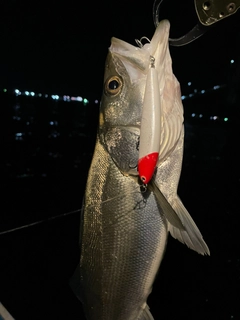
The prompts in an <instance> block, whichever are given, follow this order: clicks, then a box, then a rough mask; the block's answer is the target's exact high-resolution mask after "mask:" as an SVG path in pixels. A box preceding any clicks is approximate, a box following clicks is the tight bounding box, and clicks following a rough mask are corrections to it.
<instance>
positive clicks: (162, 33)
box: [70, 20, 210, 320]
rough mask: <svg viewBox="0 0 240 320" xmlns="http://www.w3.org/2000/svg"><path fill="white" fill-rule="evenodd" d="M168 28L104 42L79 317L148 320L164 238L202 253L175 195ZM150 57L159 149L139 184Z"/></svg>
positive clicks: (178, 112)
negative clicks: (142, 37) (132, 40)
mask: <svg viewBox="0 0 240 320" xmlns="http://www.w3.org/2000/svg"><path fill="white" fill-rule="evenodd" d="M169 30H170V23H169V21H168V20H163V21H161V22H160V23H159V25H158V27H157V28H156V30H155V32H154V35H153V37H152V39H151V41H150V40H149V41H147V43H145V44H144V45H140V46H134V45H132V44H129V43H127V42H125V41H123V40H120V39H118V38H115V37H113V38H112V39H111V45H110V47H109V51H108V54H107V58H106V64H105V73H104V84H103V94H102V98H101V103H100V110H99V126H98V131H97V137H96V145H95V149H94V153H93V158H92V162H91V165H90V168H89V173H88V178H87V183H86V189H85V194H84V200H83V206H82V214H81V226H80V240H79V242H80V251H81V254H80V263H79V265H78V267H77V268H76V271H75V273H74V275H73V277H72V279H71V281H70V282H71V286H72V288H73V290H74V291H75V293H76V294H77V296H78V297H79V299H80V300H81V302H82V305H83V309H84V313H85V316H86V319H87V320H150V319H151V320H153V316H152V314H151V312H150V309H149V307H148V304H147V299H148V296H149V295H150V293H151V291H152V287H153V283H154V280H155V278H156V275H157V273H158V270H159V267H160V264H161V261H162V259H163V256H164V253H165V250H166V246H167V239H168V235H169V234H171V236H172V237H174V238H175V239H177V240H179V241H180V242H182V243H184V244H186V245H187V246H188V247H189V248H190V249H192V250H195V251H196V252H197V253H199V254H202V255H210V251H209V249H208V246H207V244H206V243H205V241H204V240H203V237H202V235H201V233H200V231H199V229H198V227H197V226H196V224H195V223H194V221H193V219H192V218H191V216H190V214H189V213H188V211H187V209H186V208H185V206H184V205H183V203H182V201H181V200H180V198H179V196H178V194H177V189H178V183H179V179H180V175H181V168H182V158H183V146H184V117H183V105H182V100H181V90H180V84H179V82H178V80H177V79H176V77H175V76H174V74H173V71H172V60H171V56H170V52H169V44H168V40H169ZM140 43H141V44H142V42H141V41H140ZM152 57H153V58H154V68H155V70H156V75H157V80H156V81H157V83H158V88H159V106H158V107H159V108H160V112H157V114H159V115H160V118H161V119H158V120H159V121H158V125H159V126H160V129H159V130H158V131H159V132H160V135H159V137H158V140H157V141H159V143H160V146H159V148H158V152H159V154H158V159H157V163H156V167H155V169H154V173H153V175H152V176H151V178H150V180H149V182H148V183H147V184H145V183H143V181H142V180H141V179H140V177H139V172H138V162H139V145H140V140H141V137H144V135H145V131H144V130H146V131H147V130H148V128H146V129H143V127H144V126H141V122H142V121H145V120H144V119H143V117H142V108H143V101H144V95H145V88H146V81H147V75H148V72H149V68H151V64H150V61H151V59H152ZM145 113H146V114H147V112H145ZM149 116H151V115H149ZM141 128H142V129H141ZM149 130H150V131H151V126H150V128H149ZM148 134H149V132H148Z"/></svg>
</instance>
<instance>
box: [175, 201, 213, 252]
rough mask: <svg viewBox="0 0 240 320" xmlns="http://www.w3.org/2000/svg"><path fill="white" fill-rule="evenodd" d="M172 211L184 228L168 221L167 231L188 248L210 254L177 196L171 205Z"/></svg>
mask: <svg viewBox="0 0 240 320" xmlns="http://www.w3.org/2000/svg"><path fill="white" fill-rule="evenodd" d="M172 207H173V209H174V211H175V212H176V213H177V215H178V217H179V218H180V219H181V221H182V224H183V226H184V229H179V228H176V227H175V226H174V225H173V224H172V223H171V222H170V221H169V222H170V225H169V231H170V233H171V235H172V237H173V238H175V239H177V240H179V241H180V242H182V243H184V244H186V245H187V246H188V247H189V248H190V249H192V250H194V251H196V252H198V253H200V254H202V255H204V254H208V255H210V251H209V249H208V246H207V244H206V243H205V241H204V240H203V237H202V235H201V232H200V231H199V229H198V227H197V226H196V224H195V222H194V221H193V219H192V217H191V216H190V214H189V213H188V211H187V209H186V208H185V207H184V205H183V203H182V201H181V200H180V199H179V197H177V198H176V199H175V201H174V203H173V205H172Z"/></svg>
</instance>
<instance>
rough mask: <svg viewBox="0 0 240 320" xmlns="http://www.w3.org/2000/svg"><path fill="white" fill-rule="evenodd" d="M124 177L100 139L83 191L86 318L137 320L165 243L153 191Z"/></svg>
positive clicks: (164, 227) (82, 264)
mask: <svg viewBox="0 0 240 320" xmlns="http://www.w3.org/2000/svg"><path fill="white" fill-rule="evenodd" d="M136 181H137V180H134V179H132V178H131V177H128V176H125V175H123V174H122V173H121V172H120V170H119V169H118V167H117V166H116V164H115V163H114V161H113V160H112V158H111V156H110V155H109V153H108V152H107V151H106V150H105V148H104V146H103V145H102V144H101V142H100V140H99V139H97V143H96V148H95V152H94V156H93V160H92V164H91V167H90V174H89V177H88V181H87V187H86V193H85V206H84V217H83V232H82V239H81V243H82V247H81V261H80V276H81V279H82V280H81V282H82V283H81V286H82V288H83V298H82V301H83V305H84V309H85V312H86V315H87V319H88V320H97V319H99V320H112V319H114V320H126V319H128V320H136V319H138V318H139V317H140V315H141V314H142V312H143V310H144V308H145V307H146V301H147V298H148V296H149V294H150V292H151V290H152V284H153V282H154V279H155V276H156V273H157V271H158V269H159V265H160V263H161V260H162V257H163V255H164V251H165V246H166V241H167V235H168V231H167V221H166V219H165V217H164V214H163V212H161V211H159V207H158V204H157V202H156V199H155V196H154V195H153V193H152V192H148V191H147V192H146V193H142V192H141V191H140V186H139V185H138V183H137V182H136Z"/></svg>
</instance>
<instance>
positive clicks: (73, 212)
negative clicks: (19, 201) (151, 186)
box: [0, 185, 146, 236]
mask: <svg viewBox="0 0 240 320" xmlns="http://www.w3.org/2000/svg"><path fill="white" fill-rule="evenodd" d="M139 187H140V191H137V189H138V188H139ZM142 187H143V186H142V185H139V186H138V187H136V190H134V191H132V192H130V193H129V195H130V194H134V193H136V194H137V193H138V194H143V193H145V192H146V189H145V188H142ZM121 197H122V198H124V197H126V196H123V195H121V194H120V195H117V196H116V197H113V198H109V199H106V200H103V201H102V202H101V203H102V204H105V203H107V202H110V201H112V200H115V199H119V198H121ZM90 207H94V205H91V206H90ZM81 210H82V209H77V210H73V211H69V212H65V213H63V214H60V215H56V216H53V217H50V218H47V219H43V220H39V221H35V222H32V223H28V224H26V225H23V226H20V227H16V228H13V229H8V230H4V231H1V232H0V236H1V235H4V234H8V233H12V232H15V231H19V230H22V229H26V228H30V227H34V226H36V225H39V224H41V223H44V222H47V221H52V220H55V219H59V218H62V217H66V216H69V215H71V214H75V213H77V212H80V211H81Z"/></svg>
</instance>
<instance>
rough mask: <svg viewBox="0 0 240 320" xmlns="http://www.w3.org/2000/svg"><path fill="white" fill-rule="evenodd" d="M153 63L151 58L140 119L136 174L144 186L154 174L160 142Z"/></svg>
mask: <svg viewBox="0 0 240 320" xmlns="http://www.w3.org/2000/svg"><path fill="white" fill-rule="evenodd" d="M154 62H155V59H154V57H153V56H151V57H150V68H149V70H148V73H147V80H146V87H145V94H144V100H143V108H142V118H141V131H140V132H141V133H140V145H139V160H138V172H139V176H140V179H141V180H142V182H143V183H144V184H148V182H149V181H150V180H151V178H152V176H153V174H154V171H155V168H156V165H157V161H158V155H159V151H160V141H161V100H160V91H159V90H160V89H159V83H158V72H157V70H156V69H155V65H154Z"/></svg>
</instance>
